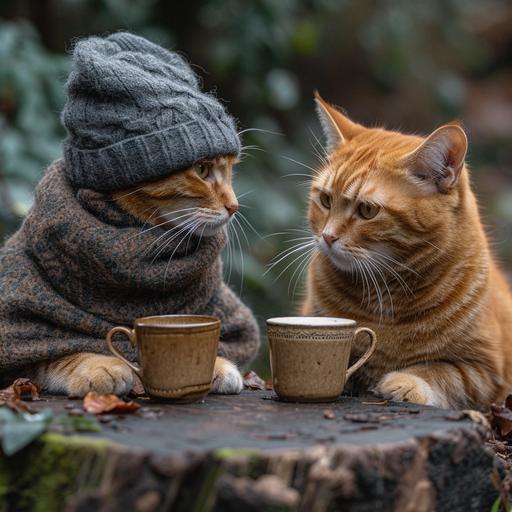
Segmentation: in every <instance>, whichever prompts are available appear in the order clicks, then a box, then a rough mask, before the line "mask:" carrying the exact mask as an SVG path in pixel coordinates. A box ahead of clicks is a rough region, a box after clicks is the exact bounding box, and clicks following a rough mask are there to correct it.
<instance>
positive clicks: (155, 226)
mask: <svg viewBox="0 0 512 512" xmlns="http://www.w3.org/2000/svg"><path fill="white" fill-rule="evenodd" d="M187 210H196V208H182V209H181V210H176V211H175V212H173V213H181V212H184V211H187ZM186 215H188V214H184V215H181V216H179V217H175V218H174V219H169V220H165V221H164V222H160V223H159V224H155V225H154V226H151V227H150V228H147V229H142V230H141V231H139V232H138V233H136V234H135V235H133V236H131V237H129V238H128V239H127V240H131V239H132V238H137V237H138V236H141V235H143V234H144V233H147V232H149V231H153V230H154V229H157V228H160V227H162V226H165V225H167V224H169V223H171V222H174V221H176V220H178V219H181V218H183V217H185V216H186ZM143 228H144V226H143Z"/></svg>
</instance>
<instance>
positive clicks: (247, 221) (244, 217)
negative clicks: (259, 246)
mask: <svg viewBox="0 0 512 512" xmlns="http://www.w3.org/2000/svg"><path fill="white" fill-rule="evenodd" d="M237 216H238V217H239V218H240V221H244V223H245V224H246V225H247V226H248V227H249V229H250V230H251V231H252V232H253V233H254V234H255V235H256V236H257V237H258V238H259V239H260V240H263V241H264V242H268V240H265V238H264V237H262V236H261V235H260V233H259V232H258V230H257V229H256V228H255V227H254V226H253V225H252V224H251V223H250V222H249V219H248V218H247V217H246V216H245V215H244V214H243V213H242V212H241V211H240V210H238V211H237V212H236V213H235V215H234V217H237Z"/></svg>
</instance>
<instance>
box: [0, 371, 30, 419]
mask: <svg viewBox="0 0 512 512" xmlns="http://www.w3.org/2000/svg"><path fill="white" fill-rule="evenodd" d="M26 395H30V400H32V401H36V400H40V398H39V389H38V388H37V386H36V385H35V384H34V383H33V382H31V381H30V379H27V378H20V379H16V380H15V381H14V382H13V383H12V384H11V385H10V386H8V387H6V388H5V389H2V390H0V407H8V408H9V409H12V410H13V411H16V412H32V411H31V409H30V407H29V406H28V405H27V404H25V403H24V402H23V401H22V400H23V398H24V397H25V398H27V396H26Z"/></svg>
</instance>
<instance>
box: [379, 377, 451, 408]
mask: <svg viewBox="0 0 512 512" xmlns="http://www.w3.org/2000/svg"><path fill="white" fill-rule="evenodd" d="M374 391H375V393H377V394H378V395H380V396H382V397H384V398H387V399H389V400H395V401H398V402H414V403H416V404H423V405H435V406H437V407H446V405H445V404H444V401H443V400H442V397H440V396H438V393H436V392H435V391H434V389H433V388H432V386H431V385H430V384H429V383H428V382H427V381H426V380H425V379H422V378H421V377H418V376H416V375H412V374H410V373H406V372H390V373H387V374H386V375H384V377H383V378H382V379H381V380H380V382H379V383H378V384H377V386H375V388H374Z"/></svg>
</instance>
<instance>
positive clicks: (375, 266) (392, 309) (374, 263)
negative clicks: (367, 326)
mask: <svg viewBox="0 0 512 512" xmlns="http://www.w3.org/2000/svg"><path fill="white" fill-rule="evenodd" d="M368 264H369V265H371V266H373V268H374V269H375V271H376V272H377V273H378V274H379V276H380V278H381V279H382V282H383V283H384V287H385V288H386V292H387V294H388V297H389V307H390V313H391V315H390V316H391V318H393V317H394V306H393V295H392V294H391V290H390V289H389V286H388V283H387V281H386V276H385V275H384V273H383V272H382V270H381V269H380V267H379V265H378V264H377V263H376V262H375V261H374V260H373V258H372V257H371V255H370V254H368Z"/></svg>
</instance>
